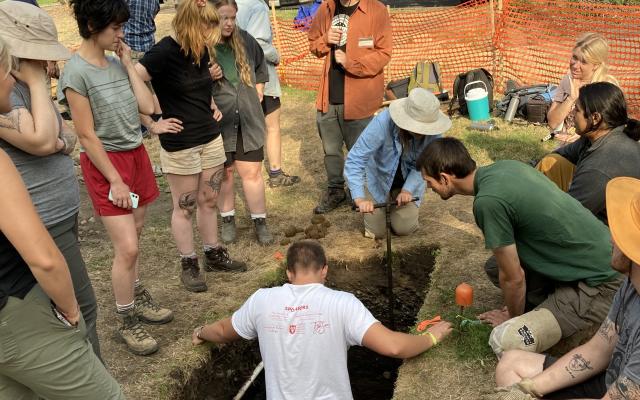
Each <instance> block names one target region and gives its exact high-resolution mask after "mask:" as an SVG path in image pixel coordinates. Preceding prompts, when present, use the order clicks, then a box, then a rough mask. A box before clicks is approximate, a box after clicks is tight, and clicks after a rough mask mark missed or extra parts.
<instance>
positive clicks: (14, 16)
mask: <svg viewBox="0 0 640 400" xmlns="http://www.w3.org/2000/svg"><path fill="white" fill-rule="evenodd" d="M0 32H1V33H0V35H1V36H2V38H3V39H4V40H5V41H6V42H7V43H8V44H9V46H10V47H11V55H12V56H14V57H18V58H27V59H31V60H42V61H59V60H67V59H69V58H70V57H71V52H70V51H69V50H68V49H67V48H66V47H64V46H63V45H62V44H60V42H58V31H57V29H56V25H55V24H54V23H53V19H51V17H50V16H49V15H48V14H47V13H46V12H44V11H43V10H42V9H40V8H38V7H35V6H33V5H31V4H28V3H23V2H21V1H12V0H6V1H3V2H0Z"/></svg>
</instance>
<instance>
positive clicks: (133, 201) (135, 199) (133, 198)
mask: <svg viewBox="0 0 640 400" xmlns="http://www.w3.org/2000/svg"><path fill="white" fill-rule="evenodd" d="M129 197H131V208H138V200H139V199H140V196H138V195H137V194H135V193H133V192H129ZM109 200H111V201H113V195H112V194H111V190H109Z"/></svg>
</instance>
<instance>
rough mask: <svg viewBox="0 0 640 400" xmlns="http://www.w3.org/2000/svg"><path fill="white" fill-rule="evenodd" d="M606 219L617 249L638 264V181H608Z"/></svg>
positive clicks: (626, 179) (621, 179)
mask: <svg viewBox="0 0 640 400" xmlns="http://www.w3.org/2000/svg"><path fill="white" fill-rule="evenodd" d="M607 217H608V219H609V228H610V229H611V236H612V237H613V240H614V241H615V242H616V245H617V246H618V248H619V249H620V250H621V251H622V252H623V253H624V255H626V256H627V257H629V258H630V259H631V260H632V261H633V262H635V263H636V264H640V179H635V178H628V177H620V178H614V179H612V180H610V181H609V183H608V184H607Z"/></svg>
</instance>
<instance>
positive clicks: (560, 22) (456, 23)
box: [272, 0, 640, 115]
mask: <svg viewBox="0 0 640 400" xmlns="http://www.w3.org/2000/svg"><path fill="white" fill-rule="evenodd" d="M390 16H391V24H392V28H393V56H392V59H391V62H390V63H389V65H388V66H387V67H386V68H385V79H386V80H387V81H389V80H393V79H398V78H403V77H406V76H408V75H409V74H410V72H411V70H412V69H413V66H414V65H415V63H416V62H418V61H421V60H432V61H437V62H438V63H439V64H440V68H441V70H442V80H443V84H444V85H445V88H446V89H448V90H449V91H450V90H451V88H452V85H453V80H454V79H455V76H456V75H457V74H459V73H462V72H465V71H468V70H470V69H474V68H480V67H483V68H486V69H488V70H489V71H491V72H492V74H493V76H494V79H495V82H496V89H497V90H498V91H502V90H503V88H504V84H505V82H506V80H507V79H514V80H516V81H517V82H518V83H520V84H523V85H528V84H534V83H554V84H557V83H558V82H559V81H560V79H561V78H562V76H563V75H564V74H566V72H567V70H568V68H569V59H570V57H571V50H572V48H573V45H574V44H575V40H576V38H577V37H578V36H579V35H581V34H582V33H585V32H598V33H601V34H603V35H604V36H605V38H607V40H608V42H609V45H610V57H609V64H610V73H611V74H612V75H613V76H615V77H616V78H617V79H618V81H619V82H620V85H621V87H622V89H623V90H624V92H625V95H626V96H627V100H628V102H629V107H630V110H631V111H632V114H635V115H638V114H640V75H639V74H638V69H639V68H638V67H639V66H640V6H619V5H610V4H594V3H581V2H576V1H567V0H557V1H556V0H503V1H502V4H499V2H498V0H495V1H488V0H471V1H469V2H466V3H464V4H461V5H460V6H457V7H448V8H432V9H390ZM272 23H273V25H274V34H275V36H276V46H277V47H278V49H279V50H280V53H281V64H280V66H279V72H280V77H281V80H282V81H283V82H284V83H285V84H287V85H291V86H294V87H297V88H302V89H310V90H315V89H317V87H318V84H319V79H320V74H321V72H322V62H323V60H321V59H318V58H316V57H315V56H313V55H311V54H310V53H309V42H308V39H307V33H306V32H304V31H301V30H300V29H296V27H295V26H294V22H293V20H291V19H282V18H276V19H275V20H272Z"/></svg>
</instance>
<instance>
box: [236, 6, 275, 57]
mask: <svg viewBox="0 0 640 400" xmlns="http://www.w3.org/2000/svg"><path fill="white" fill-rule="evenodd" d="M244 29H245V30H246V31H247V32H248V33H249V34H250V35H251V36H253V37H254V39H256V41H257V42H258V44H259V45H260V47H261V48H262V51H263V52H264V58H265V59H266V60H267V61H268V62H270V63H271V64H278V63H279V62H280V55H279V54H278V50H277V49H276V48H275V47H274V46H273V43H272V42H273V35H272V32H271V20H270V19H269V10H268V9H267V8H263V7H253V8H252V9H251V13H250V16H249V21H248V23H247V26H246V27H245V28H244Z"/></svg>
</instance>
